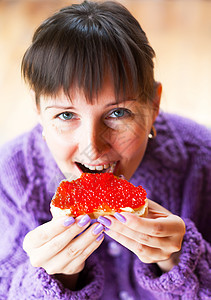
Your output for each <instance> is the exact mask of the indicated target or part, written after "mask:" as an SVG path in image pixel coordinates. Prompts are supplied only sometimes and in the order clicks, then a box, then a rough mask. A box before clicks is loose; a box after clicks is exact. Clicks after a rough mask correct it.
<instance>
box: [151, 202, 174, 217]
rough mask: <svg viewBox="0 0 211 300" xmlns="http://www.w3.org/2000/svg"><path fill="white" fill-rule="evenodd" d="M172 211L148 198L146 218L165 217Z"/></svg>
mask: <svg viewBox="0 0 211 300" xmlns="http://www.w3.org/2000/svg"><path fill="white" fill-rule="evenodd" d="M171 214H172V213H171V212H170V211H169V210H167V209H166V208H164V207H163V206H161V205H159V204H158V203H156V202H154V201H152V200H150V199H148V215H147V218H150V219H157V218H166V217H168V216H169V215H171Z"/></svg>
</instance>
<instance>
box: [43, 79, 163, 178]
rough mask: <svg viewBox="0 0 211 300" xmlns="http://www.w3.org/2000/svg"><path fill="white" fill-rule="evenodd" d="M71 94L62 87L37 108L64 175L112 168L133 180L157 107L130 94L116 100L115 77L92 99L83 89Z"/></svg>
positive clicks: (114, 171) (74, 176) (118, 173)
mask: <svg viewBox="0 0 211 300" xmlns="http://www.w3.org/2000/svg"><path fill="white" fill-rule="evenodd" d="M70 98H71V101H70V99H69V98H68V97H67V96H65V94H64V93H63V92H60V94H59V95H58V96H57V97H55V98H53V97H45V98H43V97H41V99H40V109H39V112H38V113H39V117H40V121H41V124H42V126H43V130H44V134H45V139H46V142H47V145H48V147H49V149H50V151H51V152H52V154H53V156H54V158H55V160H56V162H57V164H58V166H59V168H60V169H61V171H62V172H63V174H64V175H65V177H66V178H69V179H73V178H74V179H75V178H78V177H80V175H81V174H82V172H113V173H114V174H115V175H121V174H123V175H124V176H125V178H126V179H128V180H129V179H130V178H131V176H132V175H133V173H134V172H135V170H136V168H137V167H138V165H139V163H140V162H141V160H142V158H143V156H144V152H145V150H146V146H147V141H148V134H149V132H150V130H151V127H152V124H153V122H154V120H155V118H156V116H157V113H158V108H157V109H153V108H149V107H148V106H146V105H144V104H141V103H140V102H138V100H137V99H134V98H130V97H128V98H122V99H120V101H119V103H117V102H116V99H115V94H114V90H113V86H112V84H110V83H106V84H105V85H104V87H103V89H102V91H101V92H100V93H99V95H98V98H97V99H94V103H93V104H88V103H87V102H86V99H85V96H84V94H83V92H82V91H80V90H78V89H75V90H74V91H71V92H70Z"/></svg>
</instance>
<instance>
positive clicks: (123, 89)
mask: <svg viewBox="0 0 211 300" xmlns="http://www.w3.org/2000/svg"><path fill="white" fill-rule="evenodd" d="M113 4H114V3H113ZM83 5H84V7H83V8H84V9H83V11H82V8H81V7H82V5H81V6H80V13H79V5H72V6H70V7H66V8H64V9H62V10H61V11H59V12H58V13H57V14H55V15H54V16H52V17H51V18H49V19H47V20H46V21H45V22H44V23H43V24H42V25H41V26H40V27H39V28H38V29H37V30H36V32H35V34H34V37H33V40H32V45H31V47H30V48H29V49H28V50H27V51H26V53H25V55H24V57H23V61H22V74H23V76H24V78H25V80H26V81H28V83H29V85H30V87H31V88H32V89H33V90H34V91H35V94H36V98H37V99H39V97H40V96H41V95H43V96H56V95H57V94H58V93H59V91H60V90H61V89H62V90H63V91H64V93H65V94H66V95H67V96H69V92H70V89H71V88H74V87H77V88H79V89H80V90H83V92H84V94H85V97H86V99H87V101H88V102H89V103H92V102H93V99H94V98H97V96H98V93H99V91H100V90H101V89H102V87H103V84H104V79H105V75H106V74H108V75H109V77H110V79H111V82H112V84H113V85H114V90H115V96H116V99H117V101H118V99H119V97H120V94H122V93H123V94H126V95H136V96H138V97H141V96H142V98H143V99H148V98H150V96H151V95H150V93H151V92H150V91H153V89H152V86H153V62H152V58H153V57H154V51H153V50H152V48H151V47H150V46H149V45H148V41H147V39H146V36H145V34H144V35H143V31H142V30H141V28H140V25H139V24H138V23H137V24H138V26H139V31H140V33H138V32H137V30H135V28H134V29H133V30H130V31H131V32H130V35H129V34H127V32H128V28H127V26H129V24H127V20H122V19H121V20H120V21H121V22H117V18H118V15H116V17H115V13H114V12H113V13H112V11H111V10H109V9H108V7H107V10H106V9H105V7H106V5H104V6H105V7H104V8H103V9H102V6H103V4H97V3H87V2H86V3H84V4H83ZM100 5H101V9H99V6H100ZM115 5H117V4H114V6H115ZM117 6H118V7H119V5H117ZM85 8H86V10H85ZM121 9H124V10H125V11H126V12H127V14H128V13H129V12H128V11H127V10H126V9H125V8H123V7H122V8H121ZM76 10H77V13H76ZM134 20H135V19H134ZM123 24H124V26H123ZM143 36H144V39H145V41H144V43H143ZM150 78H151V80H150Z"/></svg>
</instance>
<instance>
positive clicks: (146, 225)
mask: <svg viewBox="0 0 211 300" xmlns="http://www.w3.org/2000/svg"><path fill="white" fill-rule="evenodd" d="M161 90H162V87H161V85H160V84H157V87H156V90H155V96H154V102H153V103H154V104H153V105H151V106H147V105H144V104H142V103H141V102H140V101H139V99H137V98H135V97H130V96H127V97H126V98H123V97H122V98H121V99H120V102H121V103H119V104H117V103H116V100H115V95H114V89H113V86H112V84H111V82H109V80H108V79H107V80H105V84H104V86H103V88H102V90H101V92H100V93H99V95H98V98H97V99H94V103H93V104H88V103H87V102H86V99H85V97H84V94H83V92H82V91H80V90H78V89H77V88H75V89H72V90H70V98H71V101H70V99H68V98H67V97H66V96H65V95H64V93H63V92H62V91H60V93H59V94H58V95H57V97H41V99H40V100H41V101H40V107H39V108H38V109H37V113H38V116H39V119H40V122H41V124H42V126H43V130H44V133H45V140H46V143H47V144H48V147H49V149H50V151H51V152H52V154H53V156H54V158H55V160H56V162H57V164H58V166H59V168H60V169H61V171H62V172H63V174H64V175H65V176H66V177H67V178H78V177H79V176H80V175H81V172H82V171H81V170H79V168H78V167H77V165H76V163H75V162H80V163H86V164H88V165H92V166H93V165H94V166H99V165H102V164H107V163H109V162H116V161H117V165H116V168H115V170H114V174H115V175H120V174H123V175H124V176H125V178H126V179H128V180H129V179H130V178H131V176H132V175H133V173H134V172H135V170H136V169H137V167H138V165H139V164H140V162H141V160H142V158H143V156H144V153H145V150H146V146H147V142H148V134H149V133H150V130H151V127H152V124H153V123H154V121H155V119H156V117H157V114H158V109H159V103H160V97H161ZM122 215H124V217H125V218H126V222H124V223H122V222H120V221H118V220H117V219H116V218H114V217H112V216H108V217H107V219H109V220H110V221H111V225H110V226H109V229H110V230H109V231H106V234H108V235H109V236H111V237H112V238H113V239H115V240H116V241H117V242H119V243H121V244H122V245H124V246H125V247H127V248H128V249H130V250H131V251H132V252H134V253H135V254H136V255H137V256H138V257H139V259H140V260H141V261H143V262H145V263H151V262H154V263H157V264H158V265H159V267H160V268H161V270H162V271H164V272H165V271H169V270H170V269H171V268H172V267H173V266H174V265H175V264H177V263H178V257H179V251H180V249H181V244H182V240H183V236H184V233H185V225H184V222H183V221H182V219H181V218H179V217H178V216H175V215H173V214H171V212H169V211H167V210H166V209H165V208H163V207H161V206H160V205H158V204H156V203H155V202H153V201H150V200H149V215H148V217H147V218H139V217H137V216H135V215H133V214H130V213H123V214H122ZM81 218H82V216H80V217H78V218H76V219H75V222H74V224H72V225H70V226H68V227H66V226H64V221H65V218H64V217H61V218H58V219H54V218H53V219H52V220H51V221H50V222H48V223H45V224H43V225H41V226H38V227H37V228H35V229H34V230H33V231H31V232H29V233H28V234H27V235H26V237H25V239H24V243H23V248H24V250H25V251H26V252H27V253H28V255H29V257H30V260H31V263H32V265H33V266H35V267H43V268H44V269H45V270H46V272H47V273H49V274H57V276H58V278H59V280H61V281H62V282H63V283H64V284H65V285H67V286H68V287H70V288H72V289H74V287H75V284H76V281H77V278H78V274H79V273H80V271H81V270H82V269H83V268H84V264H85V261H86V259H87V258H88V257H89V256H90V255H91V254H92V253H93V252H94V251H95V250H96V249H97V248H98V247H99V245H100V244H101V243H102V241H103V236H101V233H102V232H103V231H104V230H103V228H102V230H101V231H100V232H99V233H98V234H94V232H93V229H94V228H95V227H96V226H98V225H99V223H98V222H96V223H94V224H93V225H91V226H89V224H90V223H89V222H88V223H87V224H86V225H84V226H83V227H80V226H79V225H78V222H79V220H80V219H81ZM85 229H86V230H85ZM79 233H82V234H81V235H79V236H77V235H78V234H79ZM76 236H77V237H76ZM99 236H100V237H102V238H101V239H100V241H98V240H97V238H98V237H99ZM75 237H76V238H75Z"/></svg>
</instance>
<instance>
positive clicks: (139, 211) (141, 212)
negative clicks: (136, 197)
mask: <svg viewBox="0 0 211 300" xmlns="http://www.w3.org/2000/svg"><path fill="white" fill-rule="evenodd" d="M50 210H51V214H52V216H53V218H58V217H61V216H68V217H74V215H73V214H72V210H71V208H68V209H61V208H59V207H56V206H54V205H53V204H52V203H51V207H50ZM121 212H130V213H133V214H135V215H137V216H139V217H146V216H147V214H148V200H147V198H146V201H145V204H144V205H142V206H141V207H139V208H136V209H133V208H131V207H124V208H121V209H120V213H121ZM114 214H115V210H110V211H104V210H95V211H94V212H93V213H91V214H88V215H89V216H90V218H91V219H97V218H98V217H99V216H106V215H114Z"/></svg>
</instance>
